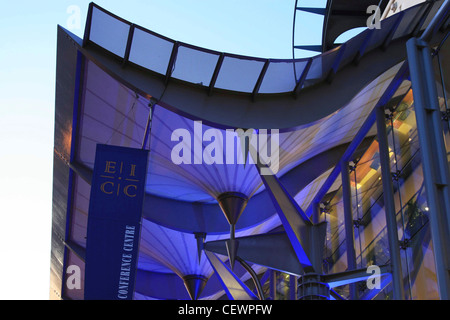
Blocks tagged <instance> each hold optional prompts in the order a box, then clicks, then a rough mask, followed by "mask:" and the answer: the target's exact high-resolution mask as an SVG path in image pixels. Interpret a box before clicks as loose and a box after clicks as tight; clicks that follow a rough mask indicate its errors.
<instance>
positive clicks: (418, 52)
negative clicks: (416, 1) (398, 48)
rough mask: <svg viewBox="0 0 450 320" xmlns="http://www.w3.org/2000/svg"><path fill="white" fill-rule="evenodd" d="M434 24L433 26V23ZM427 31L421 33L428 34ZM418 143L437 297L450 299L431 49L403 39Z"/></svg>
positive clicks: (448, 212)
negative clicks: (437, 290)
mask: <svg viewBox="0 0 450 320" xmlns="http://www.w3.org/2000/svg"><path fill="white" fill-rule="evenodd" d="M448 3H449V2H448V1H446V4H448ZM434 27H435V26H434ZM428 34H429V33H425V35H426V36H428ZM406 47H407V53H408V60H409V66H410V73H411V82H412V89H413V96H414V110H415V112H416V121H417V132H418V136H419V142H420V147H421V152H420V154H421V157H422V168H423V176H424V184H425V190H426V194H427V203H428V207H429V208H430V210H429V219H430V228H431V236H432V239H433V248H434V260H435V267H436V275H437V280H438V287H439V295H440V298H441V299H444V300H448V299H450V274H449V258H450V254H449V245H448V244H449V243H450V241H449V230H450V226H449V223H450V189H449V181H450V178H449V168H448V162H447V154H446V149H445V145H444V140H443V128H442V123H441V118H440V109H439V102H438V97H437V89H436V84H435V80H434V72H433V65H432V59H431V49H430V47H429V45H428V43H426V42H425V41H424V40H422V39H417V38H412V39H410V40H408V42H407V43H406Z"/></svg>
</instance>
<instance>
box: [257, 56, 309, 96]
mask: <svg viewBox="0 0 450 320" xmlns="http://www.w3.org/2000/svg"><path fill="white" fill-rule="evenodd" d="M305 64H306V63H305ZM299 71H300V72H301V71H302V70H297V72H299ZM295 84H296V82H295V76H294V66H293V63H292V62H273V61H272V62H270V64H269V67H268V68H267V71H266V74H265V76H264V79H263V82H262V83H261V88H260V89H259V92H260V93H278V92H289V91H292V90H294V88H295Z"/></svg>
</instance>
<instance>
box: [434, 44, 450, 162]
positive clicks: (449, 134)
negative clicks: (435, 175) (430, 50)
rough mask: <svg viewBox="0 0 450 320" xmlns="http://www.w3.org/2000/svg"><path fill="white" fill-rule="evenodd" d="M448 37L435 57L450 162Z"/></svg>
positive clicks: (449, 52)
mask: <svg viewBox="0 0 450 320" xmlns="http://www.w3.org/2000/svg"><path fill="white" fill-rule="evenodd" d="M448 39H449V38H446V39H445V41H444V43H443V44H442V46H441V47H440V50H439V52H438V53H437V54H436V56H435V57H434V59H433V64H434V74H435V79H436V87H437V91H438V99H439V105H440V109H441V112H442V120H443V122H442V127H443V130H444V133H443V134H444V143H445V147H446V151H447V161H448V162H449V163H450V40H448Z"/></svg>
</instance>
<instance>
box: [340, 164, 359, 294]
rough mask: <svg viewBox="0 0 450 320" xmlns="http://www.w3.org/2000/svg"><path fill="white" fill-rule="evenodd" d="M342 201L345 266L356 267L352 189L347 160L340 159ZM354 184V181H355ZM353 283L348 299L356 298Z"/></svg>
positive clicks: (349, 268) (350, 268)
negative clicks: (345, 253) (345, 252)
mask: <svg viewBox="0 0 450 320" xmlns="http://www.w3.org/2000/svg"><path fill="white" fill-rule="evenodd" d="M341 179H342V201H343V203H344V228H345V245H346V249H347V268H348V270H349V271H351V270H355V269H356V252H355V233H354V227H353V209H352V191H351V187H350V176H349V171H348V163H347V161H344V160H342V161H341ZM355 184H356V181H355ZM357 296H358V294H357V291H356V286H355V285H352V284H351V285H350V299H352V300H356V299H357Z"/></svg>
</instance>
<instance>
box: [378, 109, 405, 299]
mask: <svg viewBox="0 0 450 320" xmlns="http://www.w3.org/2000/svg"><path fill="white" fill-rule="evenodd" d="M376 116H377V138H378V145H379V151H380V153H379V154H380V165H381V181H382V184H383V198H384V211H385V215H386V228H387V234H388V241H389V252H390V256H391V273H392V285H393V293H394V299H395V300H403V299H404V297H405V292H404V286H403V273H402V264H401V258H400V247H399V241H398V230H397V221H396V218H395V202H394V187H393V185H392V176H391V170H390V161H389V146H388V140H387V132H386V118H385V113H384V108H383V107H378V108H376Z"/></svg>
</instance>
